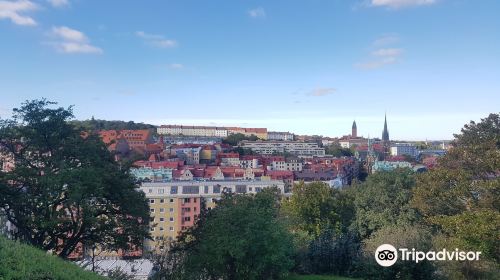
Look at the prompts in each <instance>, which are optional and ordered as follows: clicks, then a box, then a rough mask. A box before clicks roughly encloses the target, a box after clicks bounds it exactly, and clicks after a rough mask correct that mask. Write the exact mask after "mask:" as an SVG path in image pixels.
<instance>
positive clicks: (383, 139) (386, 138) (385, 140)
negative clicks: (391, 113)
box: [382, 113, 389, 142]
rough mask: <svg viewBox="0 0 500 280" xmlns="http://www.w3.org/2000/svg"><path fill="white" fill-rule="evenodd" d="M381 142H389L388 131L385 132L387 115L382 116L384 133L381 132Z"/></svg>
mask: <svg viewBox="0 0 500 280" xmlns="http://www.w3.org/2000/svg"><path fill="white" fill-rule="evenodd" d="M382 141H384V142H388V141H389V130H387V113H386V114H385V116H384V131H383V132H382Z"/></svg>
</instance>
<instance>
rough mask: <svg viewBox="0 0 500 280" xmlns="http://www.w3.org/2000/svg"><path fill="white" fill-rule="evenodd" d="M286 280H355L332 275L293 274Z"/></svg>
mask: <svg viewBox="0 0 500 280" xmlns="http://www.w3.org/2000/svg"><path fill="white" fill-rule="evenodd" d="M287 280H355V278H348V277H341V276H333V275H298V274H293V275H291V276H290V277H288V278H287Z"/></svg>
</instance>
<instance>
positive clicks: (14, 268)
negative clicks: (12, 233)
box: [0, 236, 106, 280]
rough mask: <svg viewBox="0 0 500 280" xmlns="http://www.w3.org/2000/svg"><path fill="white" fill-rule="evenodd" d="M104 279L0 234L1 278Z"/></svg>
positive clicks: (29, 279)
mask: <svg viewBox="0 0 500 280" xmlns="http://www.w3.org/2000/svg"><path fill="white" fill-rule="evenodd" d="M25 279H26V280H52V279H53V280H56V279H57V280H66V279H67V280H73V279H81V280H104V279H106V278H104V277H101V276H99V275H97V274H94V273H92V272H89V271H85V270H83V269H82V268H80V267H78V266H77V265H76V264H73V263H71V262H67V261H64V260H62V259H60V258H58V257H56V256H51V255H48V254H47V253H45V252H43V251H41V250H38V249H36V248H34V247H31V246H29V245H25V244H20V243H19V242H14V241H10V240H7V239H5V238H4V237H1V236H0V280H25Z"/></svg>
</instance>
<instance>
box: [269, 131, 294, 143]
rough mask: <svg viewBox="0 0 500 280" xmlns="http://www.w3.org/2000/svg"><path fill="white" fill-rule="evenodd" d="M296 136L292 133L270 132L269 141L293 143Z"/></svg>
mask: <svg viewBox="0 0 500 280" xmlns="http://www.w3.org/2000/svg"><path fill="white" fill-rule="evenodd" d="M293 138H294V135H293V133H290V132H278V131H269V132H268V133H267V140H271V141H293Z"/></svg>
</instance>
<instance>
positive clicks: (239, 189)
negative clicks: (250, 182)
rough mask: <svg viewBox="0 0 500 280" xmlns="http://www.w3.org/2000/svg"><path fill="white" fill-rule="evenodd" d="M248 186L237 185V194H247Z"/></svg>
mask: <svg viewBox="0 0 500 280" xmlns="http://www.w3.org/2000/svg"><path fill="white" fill-rule="evenodd" d="M246 192H247V186H245V185H236V193H246Z"/></svg>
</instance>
